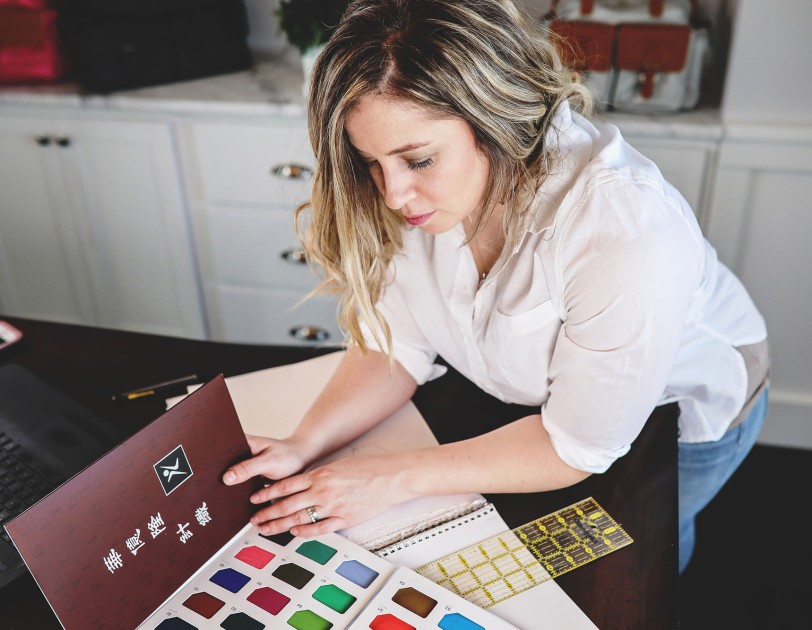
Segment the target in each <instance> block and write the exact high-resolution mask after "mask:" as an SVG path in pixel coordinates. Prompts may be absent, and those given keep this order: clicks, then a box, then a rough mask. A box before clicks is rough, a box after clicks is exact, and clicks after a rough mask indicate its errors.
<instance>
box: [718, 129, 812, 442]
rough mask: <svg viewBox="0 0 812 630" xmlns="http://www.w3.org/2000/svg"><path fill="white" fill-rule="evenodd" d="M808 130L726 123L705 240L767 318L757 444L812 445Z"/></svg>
mask: <svg viewBox="0 0 812 630" xmlns="http://www.w3.org/2000/svg"><path fill="white" fill-rule="evenodd" d="M810 191H812V127H806V128H804V127H792V128H782V127H778V126H761V127H759V126H756V125H731V126H730V127H729V129H728V133H727V137H726V139H725V142H724V143H723V144H722V147H721V149H720V153H719V163H718V170H717V174H716V182H715V186H714V194H713V198H712V207H713V212H712V213H711V215H710V217H709V218H710V220H709V223H708V238H709V239H710V241H711V242H712V243H713V244H714V245H715V246H716V249H717V251H718V253H719V257H720V259H721V260H722V261H723V262H725V263H726V264H727V265H728V266H729V267H731V268H732V269H733V271H735V272H736V274H737V275H738V276H739V278H740V279H741V280H742V282H743V283H744V285H745V286H746V287H747V289H748V290H749V291H750V294H751V296H752V297H753V299H754V300H755V302H756V304H757V306H758V307H759V309H760V310H761V312H762V314H763V315H764V318H765V320H766V321H767V331H768V333H769V336H770V346H771V351H772V373H771V386H770V412H769V418H768V420H767V422H766V424H765V426H764V430H763V431H762V435H761V436H760V437H759V441H761V442H765V443H772V444H778V445H783V446H790V447H796V448H797V447H805V448H812V335H810V334H809V320H810V315H812V288H811V287H812V282H810V279H809V275H810V271H812V247H810V242H812V196H810Z"/></svg>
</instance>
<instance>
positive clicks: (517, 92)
mask: <svg viewBox="0 0 812 630" xmlns="http://www.w3.org/2000/svg"><path fill="white" fill-rule="evenodd" d="M369 94H381V95H385V96H387V97H393V98H399V99H405V100H406V101H410V102H411V103H413V104H416V105H418V106H420V107H422V108H425V109H426V110H428V111H429V112H430V113H431V114H432V115H435V116H437V117H441V118H448V117H456V118H461V119H463V120H465V121H466V122H467V123H468V124H469V125H470V127H471V129H472V131H473V134H474V137H475V140H476V143H477V146H478V148H479V150H480V151H482V153H483V154H484V155H485V156H486V157H487V159H488V161H489V164H490V175H489V182H488V185H487V188H486V190H487V191H488V192H487V193H486V195H485V198H484V199H483V200H482V211H481V212H480V214H479V216H478V218H477V219H476V220H475V222H474V226H473V232H474V233H475V232H476V230H478V229H479V228H480V226H481V225H482V224H483V222H484V221H485V220H486V219H487V217H488V216H489V215H490V213H491V212H492V211H493V208H494V207H495V206H496V205H497V204H504V207H505V211H504V215H503V216H504V229H505V234H506V237H507V238H513V237H515V236H516V234H513V233H512V231H511V228H512V227H515V226H519V225H521V224H522V220H523V219H524V217H525V216H526V215H527V213H528V212H530V207H531V205H530V202H531V200H532V198H533V196H534V194H535V192H536V190H537V189H538V187H539V186H540V184H541V182H542V181H543V180H544V177H545V175H546V173H547V172H549V169H550V168H551V164H552V161H551V153H550V152H549V151H548V150H547V147H546V146H545V142H544V139H545V137H546V134H547V131H548V130H549V129H550V127H551V120H552V117H553V112H554V111H555V110H556V108H557V107H558V105H559V104H561V103H562V102H563V101H565V100H569V101H570V102H571V104H572V106H573V107H574V108H575V109H576V110H577V111H581V112H583V113H590V112H591V99H590V96H589V92H588V91H587V90H586V88H584V87H583V86H581V85H580V84H578V83H577V82H575V81H574V80H572V79H571V74H570V73H569V71H568V70H567V69H566V68H564V67H563V66H562V64H561V61H560V59H559V56H558V54H557V52H556V49H555V47H554V45H553V44H552V43H551V40H550V37H549V36H547V37H544V36H543V34H542V33H541V32H540V30H539V27H538V26H536V25H535V24H534V23H533V21H532V20H531V19H530V18H529V17H528V16H527V15H526V14H525V13H524V12H523V10H522V9H520V8H519V7H518V6H517V5H516V4H514V3H513V2H512V1H511V0H356V1H354V2H351V3H350V4H349V6H348V7H347V9H346V11H345V13H344V16H343V17H342V19H341V21H340V22H339V24H338V27H337V29H336V31H335V33H334V34H333V36H332V37H331V38H330V40H329V41H328V42H327V44H326V46H325V47H324V49H323V51H322V52H321V54H320V55H319V57H318V59H317V60H316V63H315V66H314V68H313V73H312V75H311V80H310V91H309V96H308V102H307V113H308V125H309V133H310V142H311V144H312V146H313V151H314V153H315V158H316V169H315V176H314V180H313V189H312V194H311V200H310V202H309V203H306V204H303V205H302V206H300V207H299V208H298V209H297V211H296V224H297V231H298V232H299V236H300V238H301V240H302V244H303V246H304V248H305V251H306V253H307V255H308V258H309V260H310V261H311V262H312V263H315V264H316V265H317V267H316V268H317V269H319V271H320V273H322V274H323V282H322V284H321V285H320V286H319V287H318V288H317V290H316V292H330V293H337V294H338V295H339V299H340V306H341V308H340V312H339V324H340V326H341V328H342V329H343V330H344V331H345V334H347V335H348V337H349V341H350V342H352V343H354V344H356V345H357V346H359V347H360V348H361V349H362V350H364V351H366V350H367V344H366V342H365V341H364V337H363V334H362V330H361V322H362V321H363V322H366V323H367V325H368V326H369V328H370V329H371V330H372V332H373V335H374V336H375V340H376V342H377V343H378V345H379V347H380V348H381V349H383V350H384V351H385V352H387V353H388V354H389V356H390V358H391V350H392V339H391V334H390V330H389V326H388V325H387V323H386V321H385V320H384V318H383V317H382V316H381V314H380V313H379V311H378V310H377V309H376V308H375V304H376V303H377V301H378V299H379V298H380V297H381V294H382V292H383V290H384V288H385V286H386V282H387V268H388V266H389V263H390V261H391V260H392V257H393V256H394V255H395V253H396V252H397V251H398V250H399V249H400V248H401V246H402V238H401V231H402V230H403V229H404V227H405V226H406V225H407V224H406V222H405V220H404V219H403V217H402V216H401V214H400V213H398V212H393V211H392V210H390V209H388V208H387V207H386V205H385V204H384V202H383V200H382V198H381V196H380V194H379V193H378V191H377V189H376V187H375V185H374V183H373V181H372V178H371V176H370V174H369V171H368V167H367V166H366V165H365V164H364V162H363V160H362V159H361V158H360V157H359V156H358V154H357V153H356V151H355V149H354V148H353V147H352V145H351V144H350V142H349V139H348V137H347V133H346V131H345V129H344V123H345V120H346V119H347V116H348V114H349V113H350V112H351V111H352V110H353V108H354V107H355V106H356V105H357V104H358V103H359V101H360V100H361V99H362V98H363V97H364V96H366V95H369ZM306 209H309V211H310V212H309V220H308V221H307V224H306V227H304V228H303V227H302V226H303V223H302V222H301V219H302V212H304V211H305V210H306Z"/></svg>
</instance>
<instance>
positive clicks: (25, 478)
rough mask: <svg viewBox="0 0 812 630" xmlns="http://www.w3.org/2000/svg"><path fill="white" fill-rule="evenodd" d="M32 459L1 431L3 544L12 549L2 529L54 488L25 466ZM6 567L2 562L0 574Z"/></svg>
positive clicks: (1, 526)
mask: <svg viewBox="0 0 812 630" xmlns="http://www.w3.org/2000/svg"><path fill="white" fill-rule="evenodd" d="M29 457H30V456H29V455H28V454H27V453H26V452H25V450H24V449H23V448H22V447H21V446H20V445H19V444H18V443H17V442H15V441H14V440H13V439H12V438H11V437H10V436H9V435H7V434H6V433H3V432H0V539H2V541H0V545H2V544H5V545H8V546H9V547H11V548H12V549H14V545H13V543H12V542H11V538H10V537H9V535H8V534H7V533H6V530H5V528H4V527H3V526H4V525H5V524H6V523H8V522H9V521H10V520H11V519H13V518H14V517H15V516H17V515H18V514H22V513H23V512H24V511H25V510H26V509H28V508H29V507H30V506H32V505H34V503H36V502H37V501H39V500H40V499H41V498H42V497H44V496H45V495H46V494H48V493H49V492H50V491H51V490H53V489H54V486H53V485H52V484H51V483H50V482H48V481H47V480H46V479H44V478H43V477H42V476H41V475H40V474H39V473H37V472H35V471H34V469H33V468H31V467H30V466H29V465H28V464H27V463H26V460H27V459H29ZM14 552H15V553H16V549H14ZM5 568H6V567H5V565H4V563H3V562H2V561H0V571H4V570H5Z"/></svg>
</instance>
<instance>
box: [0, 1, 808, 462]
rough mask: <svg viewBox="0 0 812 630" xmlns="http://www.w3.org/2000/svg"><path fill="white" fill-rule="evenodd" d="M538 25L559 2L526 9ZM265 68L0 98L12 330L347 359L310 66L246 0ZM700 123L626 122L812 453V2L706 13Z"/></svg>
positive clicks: (696, 119)
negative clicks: (325, 276)
mask: <svg viewBox="0 0 812 630" xmlns="http://www.w3.org/2000/svg"><path fill="white" fill-rule="evenodd" d="M526 4H527V7H528V9H529V10H530V12H531V13H533V14H534V15H541V14H543V13H544V12H545V11H546V10H547V8H548V6H549V2H548V1H546V0H526ZM245 5H246V9H247V12H248V18H249V25H250V32H249V35H248V44H249V46H250V48H251V50H252V51H253V53H254V56H255V59H256V64H255V66H254V68H253V69H252V70H250V71H246V72H239V73H233V74H227V75H221V76H214V77H210V78H206V79H198V80H195V81H187V82H183V83H176V84H170V85H161V86H155V87H150V88H141V89H136V90H127V91H123V92H114V93H112V94H109V95H98V94H86V93H81V92H80V91H79V90H77V88H76V86H75V85H73V84H70V83H57V84H48V85H31V86H20V85H14V86H11V85H6V86H0V313H2V314H6V315H16V316H20V317H30V318H35V319H46V320H57V321H65V322H73V323H80V324H90V325H97V326H104V327H113V328H121V329H127V330H136V331H143V332H150V333H156V334H166V335H178V336H186V337H194V338H206V339H215V340H228V341H240V342H256V343H305V344H312V343H335V342H338V341H340V337H339V332H338V330H337V329H336V326H335V321H334V320H335V316H334V313H335V310H334V303H333V302H332V300H330V299H329V298H322V297H319V298H316V299H313V300H310V301H307V302H305V303H304V304H299V302H300V300H301V298H302V296H303V295H304V294H306V293H307V291H308V290H309V289H310V288H312V287H313V286H314V284H315V282H314V279H313V275H312V273H311V272H310V271H309V270H308V268H307V267H306V265H305V264H303V261H302V259H301V255H300V252H299V249H298V246H297V242H296V238H295V234H294V233H293V229H292V226H291V212H292V209H293V208H294V207H295V206H296V204H297V203H298V202H300V201H301V200H303V199H305V198H306V196H307V185H308V183H307V173H308V168H309V166H311V165H312V158H311V154H310V148H309V145H308V142H307V137H306V127H305V119H304V110H303V99H302V89H301V84H302V70H301V66H300V63H299V53H298V52H297V51H296V50H294V49H293V48H292V47H291V46H290V45H289V44H288V42H287V40H286V38H285V36H284V35H283V34H282V33H281V32H280V30H279V27H278V25H277V21H276V18H275V16H274V14H273V10H274V8H275V7H276V5H277V0H245ZM698 6H699V9H700V12H701V13H702V14H703V15H704V16H706V17H707V18H708V19H709V20H710V22H711V45H712V50H713V53H712V56H711V59H710V62H709V65H708V67H707V69H706V72H705V74H704V76H703V81H702V97H701V100H700V104H699V107H698V108H696V109H694V110H691V111H687V112H682V113H678V114H667V115H639V114H621V113H610V114H605V115H604V116H605V117H606V118H607V119H609V120H610V121H611V122H614V123H615V124H617V125H618V126H620V128H621V129H622V131H623V132H624V134H625V135H626V136H627V137H628V138H629V140H630V141H631V142H632V143H633V144H634V145H635V146H637V147H638V148H639V149H640V150H641V151H642V152H643V153H645V154H646V155H648V156H649V157H651V158H652V159H654V160H655V161H656V162H657V163H658V164H659V165H660V167H661V169H662V170H663V172H664V173H665V174H666V176H667V177H668V178H669V179H670V180H671V181H672V182H673V183H674V184H675V185H676V186H677V187H678V188H679V189H680V190H681V191H682V193H683V194H684V195H685V196H686V198H687V199H688V200H689V201H690V202H691V203H692V205H693V207H694V209H695V211H696V213H697V216H698V217H699V219H700V222H701V224H702V225H703V228H704V229H705V232H706V235H707V236H708V238H709V239H710V241H711V242H712V243H713V244H714V245H715V246H716V248H717V250H718V252H719V255H720V258H721V259H722V260H723V261H724V262H725V263H726V264H728V265H729V266H730V267H731V268H733V270H734V271H735V272H736V273H737V274H738V275H739V277H740V278H741V279H742V281H743V282H744V284H745V285H746V286H747V287H748V289H749V290H750V292H751V294H752V295H753V297H754V299H755V301H756V302H757V304H758V306H759V307H760V309H761V310H762V312H763V313H764V315H765V317H766V319H767V324H768V328H769V331H770V335H771V342H772V351H773V363H774V368H773V374H772V389H771V412H770V420H769V422H768V424H767V426H766V427H765V429H764V432H763V434H762V436H761V440H760V441H761V442H762V443H765V444H774V445H783V446H790V447H802V448H808V449H812V335H810V334H809V333H808V331H807V328H808V325H809V322H810V320H812V290H810V280H809V275H810V271H812V247H810V241H812V202H810V199H812V195H810V191H812V107H810V103H811V102H812V88H810V83H809V81H808V78H807V76H808V69H809V65H810V62H812V39H810V38H809V37H808V35H807V32H806V31H807V28H808V25H809V24H812V4H810V3H808V2H806V0H776V1H774V2H769V3H767V2H761V1H760V0H699V2H698Z"/></svg>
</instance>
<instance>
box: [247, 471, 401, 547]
mask: <svg viewBox="0 0 812 630" xmlns="http://www.w3.org/2000/svg"><path fill="white" fill-rule="evenodd" d="M399 460H400V458H399V457H397V456H393V455H389V456H385V457H384V456H378V455H375V456H358V457H349V458H345V459H339V460H336V461H333V462H330V463H328V464H325V465H324V466H320V467H318V468H314V469H312V470H309V471H306V472H303V473H300V474H297V475H293V476H291V477H287V478H286V479H281V480H279V481H275V482H273V483H271V485H269V486H267V487H265V488H263V489H261V490H259V491H257V492H255V493H254V494H253V495H252V496H251V502H252V503H257V504H259V503H266V502H268V501H273V503H272V504H271V505H268V506H266V507H263V508H262V509H260V510H259V511H258V512H257V513H256V514H254V516H252V517H251V522H252V523H253V524H254V525H256V526H258V527H259V530H260V532H261V533H262V534H264V535H266V536H268V535H273V534H278V533H280V532H283V531H288V530H290V532H291V533H292V534H293V535H294V536H303V537H308V536H316V535H319V534H325V533H328V532H334V531H336V530H339V529H346V528H347V527H352V526H353V525H357V524H358V523H361V522H362V521H364V520H366V519H368V518H371V517H372V516H375V515H377V514H379V513H381V512H383V511H384V510H386V509H387V508H389V507H390V506H392V505H395V504H396V503H401V502H403V501H407V500H409V499H412V498H414V496H416V495H415V494H414V493H412V492H411V491H410V490H409V489H408V488H407V486H406V483H405V474H404V472H403V466H402V463H400V461H399ZM308 507H310V508H312V510H313V511H314V512H315V514H316V518H318V521H317V522H316V523H313V522H312V519H311V518H310V514H309V513H308V511H307V508H308Z"/></svg>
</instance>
